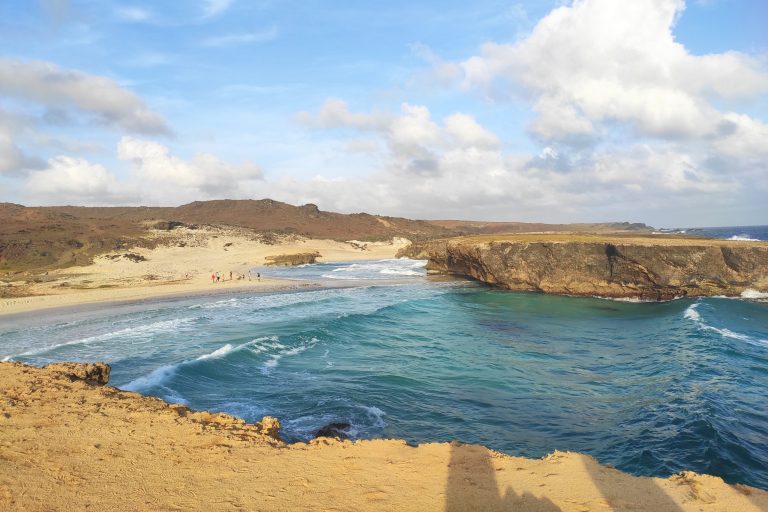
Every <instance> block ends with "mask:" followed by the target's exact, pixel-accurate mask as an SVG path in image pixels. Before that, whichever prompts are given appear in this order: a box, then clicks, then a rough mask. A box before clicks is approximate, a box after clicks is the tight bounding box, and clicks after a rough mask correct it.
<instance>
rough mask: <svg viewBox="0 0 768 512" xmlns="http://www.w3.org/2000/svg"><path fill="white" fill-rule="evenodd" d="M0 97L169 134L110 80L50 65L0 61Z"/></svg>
mask: <svg viewBox="0 0 768 512" xmlns="http://www.w3.org/2000/svg"><path fill="white" fill-rule="evenodd" d="M0 94H5V95H8V96H13V97H16V98H22V99H24V100H28V101H31V102H35V103H38V104H42V105H46V106H48V107H52V108H56V109H69V108H71V109H75V110H77V111H80V112H85V113H87V114H90V115H93V116H95V118H96V120H97V121H98V122H100V123H104V124H109V125H113V126H116V127H118V128H120V129H123V130H126V131H129V132H136V133H146V134H161V133H168V132H169V128H168V126H167V125H166V123H165V121H164V120H163V118H162V117H161V116H160V115H159V114H157V113H155V112H153V111H152V110H151V109H150V108H149V107H148V106H147V105H146V104H145V103H144V101H143V100H142V99H141V98H140V97H139V96H137V95H136V94H135V93H133V92H131V91H129V90H127V89H125V88H123V87H121V86H120V85H118V84H116V83H115V82H114V81H112V80H110V79H109V78H106V77H102V76H96V75H89V74H86V73H82V72H80V71H75V70H69V69H63V68H60V67H59V66H57V65H55V64H52V63H49V62H43V61H20V60H14V59H8V58H0Z"/></svg>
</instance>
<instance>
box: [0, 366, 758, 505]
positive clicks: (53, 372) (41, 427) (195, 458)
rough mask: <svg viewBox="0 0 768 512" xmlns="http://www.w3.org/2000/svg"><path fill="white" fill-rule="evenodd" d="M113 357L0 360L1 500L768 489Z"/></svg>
mask: <svg viewBox="0 0 768 512" xmlns="http://www.w3.org/2000/svg"><path fill="white" fill-rule="evenodd" d="M108 376H109V368H108V366H107V365H104V364H90V365H79V364H57V365H51V366H49V367H44V368H34V367H30V366H26V365H23V364H20V363H0V454H1V455H0V457H1V458H2V463H1V464H0V508H1V509H2V510H8V511H15V510H24V511H42V510H45V511H50V510H90V509H98V510H105V511H108V510H125V509H126V508H128V509H134V510H233V509H243V510H337V511H367V510H403V511H411V510H412V511H432V510H434V511H449V512H458V511H469V510H483V511H511V510H516V511H562V512H570V511H587V510H591V511H613V510H630V509H631V510H638V511H654V512H664V511H675V512H679V511H688V510H691V511H694V510H695V511H705V512H706V511H727V510H741V511H745V512H757V511H760V510H768V493H767V492H765V491H762V490H758V489H754V488H752V487H748V486H743V485H728V484H726V483H724V482H723V481H722V480H721V479H720V478H716V477H712V476H706V475H698V474H695V473H691V472H682V473H679V474H676V475H673V476H671V477H669V478H667V479H661V478H646V477H635V476H630V475H628V474H625V473H622V472H621V471H618V470H616V469H613V468H611V467H607V466H602V465H600V464H599V463H598V462H597V461H596V460H595V459H593V458H592V457H589V456H586V455H580V454H576V453H564V452H554V453H552V454H550V455H548V456H546V457H544V458H543V459H537V460H533V459H525V458H520V457H511V456H508V455H504V454H501V453H497V452H494V451H491V450H488V449H486V448H484V447H482V446H475V445H463V444H458V443H430V444H423V445H420V446H417V447H414V446H409V445H407V444H406V443H405V442H403V441H399V440H384V439H380V440H370V441H357V442H350V441H338V440H335V439H326V438H318V439H315V440H313V441H311V442H309V443H295V444H286V443H284V442H282V441H281V440H280V439H279V435H276V432H275V427H276V424H275V422H274V421H273V420H271V419H269V418H265V419H264V420H262V421H261V422H258V423H256V424H246V423H245V422H244V421H242V420H240V419H238V418H234V417H232V416H228V415H225V414H219V413H208V412H197V411H193V410H190V409H189V408H187V407H185V406H181V405H171V404H168V403H166V402H163V401H162V400H159V399H157V398H151V397H146V396H142V395H140V394H137V393H131V392H125V391H121V390H118V389H116V388H112V387H110V386H108V385H107V381H108Z"/></svg>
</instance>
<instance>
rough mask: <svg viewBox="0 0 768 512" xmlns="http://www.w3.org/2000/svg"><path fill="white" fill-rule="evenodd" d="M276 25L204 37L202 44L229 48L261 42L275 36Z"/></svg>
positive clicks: (276, 32) (270, 39) (210, 46)
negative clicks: (259, 29)
mask: <svg viewBox="0 0 768 512" xmlns="http://www.w3.org/2000/svg"><path fill="white" fill-rule="evenodd" d="M277 36H278V30H277V27H270V28H268V29H264V30H261V31H258V32H245V33H241V34H226V35H223V36H215V37H209V38H207V39H204V40H203V42H202V45H203V46H207V47H209V48H231V47H233V46H242V45H245V44H252V43H263V42H266V41H272V40H273V39H275V38H277Z"/></svg>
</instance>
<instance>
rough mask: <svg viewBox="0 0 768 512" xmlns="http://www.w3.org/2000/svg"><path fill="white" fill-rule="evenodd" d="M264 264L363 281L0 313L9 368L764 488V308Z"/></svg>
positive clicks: (251, 413)
mask: <svg viewBox="0 0 768 512" xmlns="http://www.w3.org/2000/svg"><path fill="white" fill-rule="evenodd" d="M264 272H270V273H272V275H280V276H283V277H285V276H288V277H301V278H304V279H311V280H313V281H316V282H319V283H322V284H333V283H342V284H346V285H351V286H350V287H344V288H340V287H329V288H324V289H317V290H310V291H302V292H293V293H271V294H251V295H248V294H241V295H237V296H233V297H226V298H222V297H207V298H206V297H198V298H196V299H186V300H171V301H161V302H154V303H147V304H140V305H131V306H121V307H115V308H111V309H101V310H90V311H87V312H86V311H83V312H79V313H67V314H66V315H58V316H56V315H49V316H46V317H45V318H39V317H35V318H31V317H24V318H17V319H13V320H5V319H4V320H3V323H2V325H0V359H2V358H10V359H13V360H17V361H25V362H29V363H32V364H36V365H41V364H45V363H48V362H53V361H64V360H67V361H70V360H78V361H93V360H104V361H107V362H109V363H110V364H112V365H113V374H112V378H111V383H112V384H113V385H116V386H118V387H122V388H124V389H131V390H136V391H141V392H144V393H148V394H152V395H156V396H159V397H162V398H164V399H166V400H169V401H172V402H180V403H186V404H188V405H190V406H191V407H193V408H196V409H208V410H216V411H225V412H228V413H231V414H235V415H238V416H241V417H243V418H245V419H246V420H257V419H259V418H261V417H262V416H263V415H267V414H269V415H274V416H277V417H278V418H280V419H281V421H282V424H283V432H282V434H283V436H284V437H285V438H286V439H288V440H307V439H310V438H311V437H312V436H313V434H314V433H315V432H316V431H317V430H318V429H319V428H320V427H322V426H323V425H325V424H327V423H330V422H333V421H348V422H351V423H352V425H353V435H354V436H355V437H358V438H371V437H395V438H404V439H406V440H408V441H410V442H413V443H421V442H427V441H448V440H452V439H458V440H461V441H464V442H469V443H482V444H484V445H487V446H489V447H492V448H495V449H497V450H501V451H504V452H507V453H511V454H519V455H525V456H531V457H540V456H543V455H545V454H547V453H549V452H551V451H553V450H554V449H560V450H572V451H579V452H584V453H589V454H592V455H594V456H595V457H597V458H598V460H600V461H601V462H603V463H610V464H613V465H615V466H617V467H619V468H621V469H623V470H625V471H629V472H631V473H634V474H640V475H658V476H667V475H669V474H671V473H673V472H676V471H680V470H683V469H692V470H695V471H698V472H704V473H710V474H714V475H719V476H722V477H723V478H725V479H726V480H727V481H729V482H743V483H747V484H751V485H755V486H758V487H762V488H764V489H768V469H767V468H768V398H766V389H768V303H765V302H761V301H760V300H753V301H750V300H739V299H718V298H712V299H703V300H695V301H694V300H679V301H673V302H666V303H654V304H640V303H629V302H616V301H608V300H601V299H590V298H573V297H557V296H548V295H539V294H526V293H510V292H503V291H494V290H491V289H488V288H485V287H482V286H479V285H477V284H473V283H471V282H466V281H445V280H433V279H431V278H428V277H426V276H425V275H424V270H423V263H421V262H414V261H410V260H404V261H391V260H390V261H383V262H363V263H357V264H339V265H308V266H304V267H301V268H297V269H285V270H264Z"/></svg>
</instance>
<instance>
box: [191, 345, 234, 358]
mask: <svg viewBox="0 0 768 512" xmlns="http://www.w3.org/2000/svg"><path fill="white" fill-rule="evenodd" d="M241 346H242V345H241ZM232 349H233V347H232V345H230V344H229V343H227V344H226V345H224V346H223V347H221V348H220V349H217V350H214V351H213V352H211V353H210V354H203V355H202V356H200V357H198V358H197V359H195V361H205V360H206V359H219V358H220V357H224V356H225V355H227V354H229V353H230V352H232Z"/></svg>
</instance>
